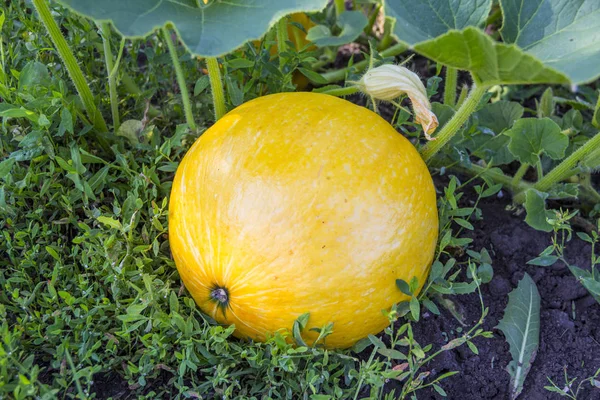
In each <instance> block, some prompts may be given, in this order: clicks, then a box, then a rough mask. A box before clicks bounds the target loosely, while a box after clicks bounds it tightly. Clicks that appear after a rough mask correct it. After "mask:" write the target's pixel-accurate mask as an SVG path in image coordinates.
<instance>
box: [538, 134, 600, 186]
mask: <svg viewBox="0 0 600 400" xmlns="http://www.w3.org/2000/svg"><path fill="white" fill-rule="evenodd" d="M598 146H600V132H598V133H596V134H595V135H594V137H593V138H591V139H590V140H588V141H587V142H585V144H584V145H583V146H581V147H580V148H578V149H577V150H576V151H575V152H573V154H571V155H570V156H569V157H567V158H566V159H564V160H563V161H562V162H561V163H560V164H558V165H557V166H556V167H554V169H553V170H552V171H550V172H548V174H546V176H544V177H543V178H542V179H540V180H539V181H538V182H537V183H536V184H535V185H533V188H534V189H537V190H539V191H540V192H546V191H548V189H550V187H551V186H552V185H554V184H555V183H557V182H560V181H562V180H564V179H567V178H568V177H570V176H572V175H573V169H574V168H575V167H576V166H577V163H578V162H579V161H580V160H582V159H583V157H585V156H586V155H588V154H589V153H590V152H592V151H593V150H595V149H596V148H597V147H598Z"/></svg>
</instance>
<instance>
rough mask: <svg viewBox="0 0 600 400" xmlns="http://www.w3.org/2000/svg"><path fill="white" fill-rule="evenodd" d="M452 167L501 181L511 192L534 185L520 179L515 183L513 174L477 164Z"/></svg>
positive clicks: (466, 172)
mask: <svg viewBox="0 0 600 400" xmlns="http://www.w3.org/2000/svg"><path fill="white" fill-rule="evenodd" d="M450 169H453V170H455V171H457V172H461V173H463V174H466V175H477V176H480V177H482V178H488V179H491V180H492V181H494V182H496V183H501V184H502V186H504V187H505V188H507V189H508V190H510V192H511V193H519V192H522V191H525V190H527V189H531V188H532V187H533V185H532V184H531V183H528V182H525V181H520V182H519V183H514V178H513V177H512V176H508V175H505V174H504V173H503V172H501V171H499V170H496V169H491V168H489V167H488V168H485V167H481V166H479V165H477V164H471V165H470V166H469V167H468V168H467V167H461V166H453V167H451V168H450Z"/></svg>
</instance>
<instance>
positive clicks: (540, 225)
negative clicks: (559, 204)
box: [524, 189, 554, 232]
mask: <svg viewBox="0 0 600 400" xmlns="http://www.w3.org/2000/svg"><path fill="white" fill-rule="evenodd" d="M547 198H548V193H545V192H540V191H537V190H535V189H528V190H527V191H526V192H525V204H524V206H525V211H526V212H527V216H526V217H525V222H527V225H529V226H530V227H532V228H533V229H535V230H538V231H542V232H550V231H552V225H550V223H549V222H548V219H550V218H552V217H553V216H554V214H553V213H552V211H548V210H546V199H547Z"/></svg>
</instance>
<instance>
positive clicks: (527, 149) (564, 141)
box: [504, 118, 569, 165]
mask: <svg viewBox="0 0 600 400" xmlns="http://www.w3.org/2000/svg"><path fill="white" fill-rule="evenodd" d="M504 134H505V135H506V136H508V137H510V143H509V144H508V149H509V150H510V152H511V153H512V154H513V155H514V156H515V157H516V158H517V159H518V160H519V161H521V162H522V163H527V164H529V165H535V164H536V163H537V162H538V161H539V159H540V156H541V155H542V153H544V154H546V155H547V156H548V157H550V158H552V159H554V160H558V159H561V158H562V157H564V155H565V150H566V149H567V147H568V146H569V138H568V137H567V135H565V134H563V133H562V132H561V131H560V126H558V125H557V124H556V122H554V121H552V120H551V119H550V118H523V119H520V120H518V121H517V122H515V124H514V125H513V127H512V128H511V129H509V130H507V131H506V132H504Z"/></svg>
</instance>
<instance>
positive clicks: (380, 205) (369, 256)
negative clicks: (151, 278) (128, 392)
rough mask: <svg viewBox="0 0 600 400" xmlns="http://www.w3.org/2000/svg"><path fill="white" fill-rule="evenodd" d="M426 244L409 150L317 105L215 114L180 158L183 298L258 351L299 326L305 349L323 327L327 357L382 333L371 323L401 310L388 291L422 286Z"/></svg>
mask: <svg viewBox="0 0 600 400" xmlns="http://www.w3.org/2000/svg"><path fill="white" fill-rule="evenodd" d="M437 235H438V214H437V207H436V196H435V189H434V186H433V182H432V179H431V176H430V174H429V171H428V170H427V167H426V166H425V163H424V162H423V160H422V159H421V157H420V156H419V154H418V152H417V151H416V150H415V148H414V147H413V145H412V144H411V143H410V142H409V141H408V140H406V139H405V138H404V137H402V136H401V135H400V134H399V133H397V132H396V131H395V130H394V128H392V126H390V125H389V124H388V123H387V122H386V121H385V120H383V119H382V118H381V117H379V116H378V115H377V114H375V113H373V112H371V111H370V110H368V109H366V108H364V107H359V106H357V105H354V104H352V103H350V102H348V101H345V100H342V99H339V98H336V97H333V96H329V95H325V94H316V93H280V94H274V95H269V96H264V97H260V98H258V99H255V100H251V101H249V102H247V103H245V104H243V105H241V106H239V107H237V108H236V109H234V110H233V111H231V112H229V113H228V114H226V115H225V116H224V117H223V118H221V119H220V120H219V121H218V122H217V123H215V124H214V125H213V126H212V127H211V128H210V129H208V130H207V131H206V132H205V133H204V134H203V135H202V136H201V137H200V138H199V139H198V140H197V141H196V142H195V143H194V144H193V146H192V147H191V148H190V149H189V151H188V152H187V154H186V155H185V157H184V158H183V160H182V162H181V164H180V166H179V168H178V170H177V172H176V176H175V179H174V182H173V187H172V191H171V198H170V203H169V241H170V246H171V250H172V253H173V256H174V259H175V263H176V265H177V269H178V271H179V274H180V276H181V279H182V280H183V282H184V284H185V286H186V287H187V289H188V291H189V292H190V294H191V295H192V296H193V298H194V299H195V301H196V303H197V304H198V305H199V306H200V308H201V309H202V310H203V311H204V312H206V313H207V314H209V315H210V316H212V317H213V318H214V319H215V320H217V321H218V322H220V323H223V324H235V326H236V330H235V335H236V336H238V337H242V338H244V337H248V338H251V339H254V340H258V341H263V340H265V339H266V337H267V336H268V335H269V333H272V332H274V331H277V330H280V329H288V330H290V331H291V329H292V326H293V323H294V321H295V320H296V319H297V318H298V317H299V316H300V315H301V314H303V313H306V312H308V313H310V318H309V320H308V325H307V329H305V330H304V331H303V332H302V336H303V338H304V339H305V340H306V342H307V343H309V344H311V343H313V342H314V340H315V339H316V338H317V336H318V334H317V333H316V332H314V331H309V329H308V328H313V327H319V328H320V327H323V326H324V325H326V324H327V323H329V322H332V323H333V333H332V334H331V335H330V336H328V337H327V338H326V340H325V346H327V347H330V348H334V347H335V348H346V347H350V346H352V345H353V344H354V343H355V342H356V341H358V340H359V339H361V338H364V337H366V336H367V335H369V334H376V333H378V332H380V331H381V330H383V329H384V328H385V327H386V326H387V325H388V319H387V317H385V316H384V315H383V313H382V310H384V309H389V308H390V307H391V306H392V305H393V304H394V303H398V302H400V301H404V300H408V297H407V296H406V295H404V294H402V293H401V292H400V290H398V288H397V287H396V284H395V281H396V279H399V278H400V279H403V280H405V281H407V282H408V281H410V280H411V278H412V277H413V276H415V277H417V278H418V281H419V290H420V289H421V287H422V285H423V283H424V282H425V281H426V278H427V274H428V272H429V267H430V264H431V262H432V259H433V256H434V252H435V247H436V240H437ZM224 297H226V298H227V300H226V301H225V300H224ZM219 300H222V301H223V303H221V302H220V301H219ZM225 303H226V304H225Z"/></svg>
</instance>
